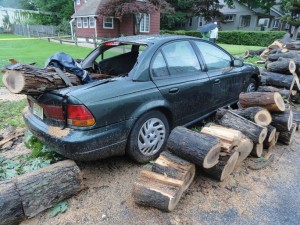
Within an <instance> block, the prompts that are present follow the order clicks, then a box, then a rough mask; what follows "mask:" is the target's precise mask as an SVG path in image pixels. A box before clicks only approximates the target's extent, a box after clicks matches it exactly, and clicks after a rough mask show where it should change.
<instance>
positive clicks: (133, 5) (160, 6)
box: [98, 0, 173, 34]
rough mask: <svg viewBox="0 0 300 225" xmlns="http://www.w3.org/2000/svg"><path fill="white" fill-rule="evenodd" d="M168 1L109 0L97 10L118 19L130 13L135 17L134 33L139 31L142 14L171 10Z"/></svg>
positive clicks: (101, 13) (101, 14)
mask: <svg viewBox="0 0 300 225" xmlns="http://www.w3.org/2000/svg"><path fill="white" fill-rule="evenodd" d="M172 10H173V8H172V7H170V5H169V3H167V2H166V1H165V0H149V1H142V0H140V1H137V0H110V1H108V2H106V3H104V4H103V5H101V7H100V8H99V10H98V14H99V15H100V16H101V17H102V18H105V17H115V18H118V19H120V20H122V18H123V17H124V16H126V15H132V16H133V17H134V19H135V33H136V34H138V33H139V26H140V22H141V19H142V14H151V13H153V12H154V11H161V12H168V11H172Z"/></svg>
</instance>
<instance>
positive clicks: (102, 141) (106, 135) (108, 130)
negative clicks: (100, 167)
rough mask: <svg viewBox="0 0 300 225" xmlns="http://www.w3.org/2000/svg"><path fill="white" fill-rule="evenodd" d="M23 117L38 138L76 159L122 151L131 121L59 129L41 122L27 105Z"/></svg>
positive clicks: (90, 159) (120, 152)
mask: <svg viewBox="0 0 300 225" xmlns="http://www.w3.org/2000/svg"><path fill="white" fill-rule="evenodd" d="M23 118H24V121H25V123H26V125H27V127H28V129H29V130H30V131H31V132H32V133H33V134H34V135H35V136H36V137H37V138H39V139H40V140H41V141H42V142H44V143H46V144H47V145H49V146H50V147H52V148H53V150H54V151H56V152H57V153H59V154H61V155H63V156H65V157H67V158H70V159H74V160H80V161H92V160H98V159H103V158H107V157H111V156H114V155H124V154H125V148H126V143H127V137H128V135H129V132H130V128H131V126H132V124H133V122H134V120H127V121H122V122H120V123H116V124H113V125H109V126H105V127H101V128H97V129H93V130H74V129H70V128H65V129H61V128H59V127H53V126H49V125H47V124H45V123H44V122H43V121H42V120H40V119H39V118H37V117H36V116H35V115H33V114H32V113H31V111H30V110H29V108H28V107H27V108H25V109H24V111H23Z"/></svg>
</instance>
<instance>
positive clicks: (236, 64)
mask: <svg viewBox="0 0 300 225" xmlns="http://www.w3.org/2000/svg"><path fill="white" fill-rule="evenodd" d="M243 65H244V62H243V61H242V60H240V59H234V60H233V66H234V67H242V66H243Z"/></svg>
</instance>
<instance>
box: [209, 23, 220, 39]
mask: <svg viewBox="0 0 300 225" xmlns="http://www.w3.org/2000/svg"><path fill="white" fill-rule="evenodd" d="M214 24H216V25H217V26H216V28H215V29H212V30H211V31H210V36H209V41H211V42H213V43H216V40H217V39H218V32H219V28H218V23H217V22H214Z"/></svg>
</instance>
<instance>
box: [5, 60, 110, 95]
mask: <svg viewBox="0 0 300 225" xmlns="http://www.w3.org/2000/svg"><path fill="white" fill-rule="evenodd" d="M64 74H65V75H66V76H67V77H68V78H69V79H70V82H71V84H72V85H74V86H76V85H80V84H81V82H80V79H79V78H78V77H77V76H76V75H73V74H71V73H67V72H66V73H64ZM91 76H92V77H93V79H101V77H103V78H107V75H105V74H103V75H102V74H91ZM103 78H102V79H103ZM2 80H3V84H4V86H5V87H6V88H7V89H8V90H9V91H10V92H12V93H15V94H27V95H38V94H41V93H44V92H48V91H51V90H56V89H61V88H65V87H67V85H66V84H65V82H64V81H63V80H62V79H61V77H60V76H58V75H57V73H56V72H55V70H53V68H45V69H40V68H37V67H34V66H31V65H21V64H20V65H19V66H18V67H15V69H13V70H6V71H5V74H4V75H3V79H2Z"/></svg>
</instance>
